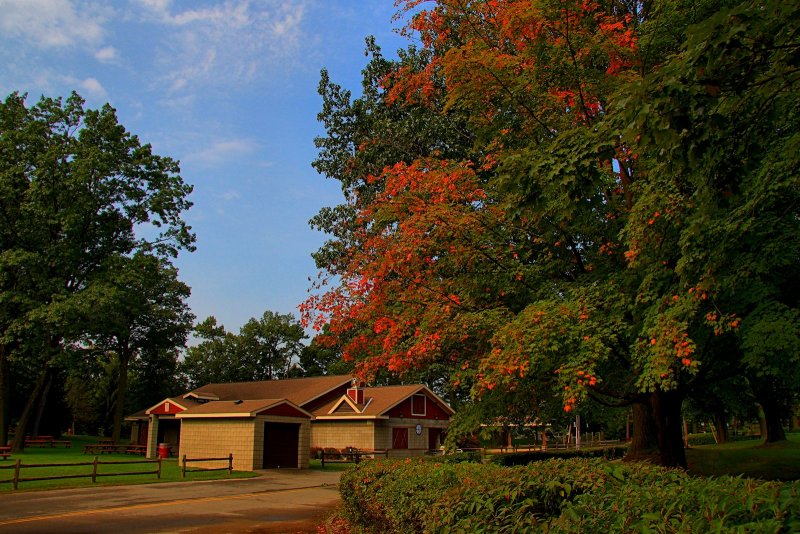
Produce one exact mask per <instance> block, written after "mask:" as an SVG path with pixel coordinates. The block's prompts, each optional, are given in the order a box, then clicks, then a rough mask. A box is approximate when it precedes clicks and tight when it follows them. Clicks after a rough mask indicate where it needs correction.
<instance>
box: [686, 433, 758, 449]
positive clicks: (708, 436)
mask: <svg viewBox="0 0 800 534" xmlns="http://www.w3.org/2000/svg"><path fill="white" fill-rule="evenodd" d="M756 439H761V436H753V435H747V436H728V441H751V440H756ZM716 444H717V440H715V439H714V434H712V433H710V432H708V433H705V434H689V446H690V447H697V446H699V445H716Z"/></svg>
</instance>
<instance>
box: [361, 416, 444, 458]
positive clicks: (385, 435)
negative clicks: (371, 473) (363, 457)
mask: <svg viewBox="0 0 800 534" xmlns="http://www.w3.org/2000/svg"><path fill="white" fill-rule="evenodd" d="M417 423H419V424H420V425H422V434H421V435H419V436H417V433H416V431H415V428H416V425H417ZM448 424H449V422H448V421H432V420H430V419H411V418H408V417H405V418H402V419H398V418H392V419H388V420H386V419H384V420H379V421H378V422H377V426H376V429H375V443H376V445H375V448H376V449H388V450H389V456H390V457H400V458H404V457H407V456H419V455H422V454H425V452H426V451H427V450H428V429H429V428H442V429H446V428H447V427H448ZM396 427H404V428H408V449H392V428H396Z"/></svg>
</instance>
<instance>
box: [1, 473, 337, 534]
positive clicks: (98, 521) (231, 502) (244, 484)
mask: <svg viewBox="0 0 800 534" xmlns="http://www.w3.org/2000/svg"><path fill="white" fill-rule="evenodd" d="M260 473H261V476H260V477H257V478H247V479H236V480H214V481H202V482H172V483H164V484H147V485H137V486H105V487H97V488H79V489H65V490H50V491H35V492H21V493H10V494H4V495H3V496H2V497H0V532H48V533H51V532H58V533H64V534H67V533H78V532H81V533H94V532H98V533H101V532H113V533H114V534H124V533H129V532H130V533H133V532H137V533H138V532H165V533H166V532H182V533H187V532H215V533H216V532H292V533H294V532H309V531H313V527H314V525H315V524H316V523H317V522H318V521H319V520H320V519H321V518H323V517H324V516H325V515H326V514H327V513H329V511H330V510H332V509H333V508H334V507H335V506H336V505H337V504H338V502H339V493H338V489H337V484H338V482H339V476H340V475H341V472H326V471H312V470H289V469H283V470H278V469H275V470H265V471H260Z"/></svg>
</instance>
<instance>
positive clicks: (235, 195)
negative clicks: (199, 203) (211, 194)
mask: <svg viewBox="0 0 800 534" xmlns="http://www.w3.org/2000/svg"><path fill="white" fill-rule="evenodd" d="M240 198H242V194H241V193H239V191H236V190H235V189H229V190H228V191H225V192H224V193H222V200H226V201H228V202H230V201H232V200H239V199H240Z"/></svg>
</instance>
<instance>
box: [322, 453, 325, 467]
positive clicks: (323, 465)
mask: <svg viewBox="0 0 800 534" xmlns="http://www.w3.org/2000/svg"><path fill="white" fill-rule="evenodd" d="M322 468H323V469H325V451H322Z"/></svg>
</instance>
